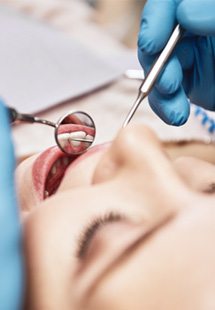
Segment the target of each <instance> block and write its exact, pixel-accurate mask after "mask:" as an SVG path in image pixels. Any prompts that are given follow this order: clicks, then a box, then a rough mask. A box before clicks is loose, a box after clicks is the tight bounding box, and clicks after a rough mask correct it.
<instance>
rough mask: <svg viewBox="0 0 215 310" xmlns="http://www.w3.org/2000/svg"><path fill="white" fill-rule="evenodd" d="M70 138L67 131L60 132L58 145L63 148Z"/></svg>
mask: <svg viewBox="0 0 215 310" xmlns="http://www.w3.org/2000/svg"><path fill="white" fill-rule="evenodd" d="M69 138H70V134H69V133H62V134H60V135H59V136H58V140H59V143H60V145H61V146H62V147H63V148H64V147H65V146H67V143H68V141H69Z"/></svg>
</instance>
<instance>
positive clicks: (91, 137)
mask: <svg viewBox="0 0 215 310" xmlns="http://www.w3.org/2000/svg"><path fill="white" fill-rule="evenodd" d="M86 139H90V140H93V139H94V137H93V136H91V135H86Z"/></svg>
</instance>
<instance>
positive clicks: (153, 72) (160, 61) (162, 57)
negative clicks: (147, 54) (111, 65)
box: [122, 25, 184, 128]
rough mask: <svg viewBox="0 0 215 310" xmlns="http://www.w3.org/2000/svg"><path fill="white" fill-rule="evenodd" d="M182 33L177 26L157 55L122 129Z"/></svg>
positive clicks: (148, 90)
mask: <svg viewBox="0 0 215 310" xmlns="http://www.w3.org/2000/svg"><path fill="white" fill-rule="evenodd" d="M183 33H184V30H183V29H182V28H181V26H180V25H177V26H176V27H175V29H174V31H173V33H172V35H171V36H170V38H169V40H168V42H167V44H166V46H165V47H164V49H163V51H162V52H161V54H160V55H159V57H158V59H157V60H156V61H155V62H154V64H153V65H152V67H151V69H150V70H149V72H148V73H147V75H146V77H145V79H144V80H143V82H142V84H141V85H140V88H139V92H138V96H137V99H136V100H135V103H134V105H133V106H132V108H131V110H130V112H129V113H128V115H127V117H126V119H125V121H124V123H123V125H122V127H123V128H124V127H126V126H127V125H128V123H129V122H130V121H131V119H132V117H133V116H134V114H135V112H136V110H137V108H138V107H139V105H140V104H141V102H142V101H143V99H145V98H146V97H147V96H148V94H149V93H150V91H151V90H152V87H153V86H154V84H155V82H156V80H157V77H158V75H159V74H160V72H161V70H162V69H163V67H164V65H165V64H166V62H167V61H168V60H169V58H170V56H171V54H172V52H173V50H174V48H175V46H176V44H177V43H178V41H179V40H180V39H181V37H182V35H183Z"/></svg>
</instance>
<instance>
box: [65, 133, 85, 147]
mask: <svg viewBox="0 0 215 310" xmlns="http://www.w3.org/2000/svg"><path fill="white" fill-rule="evenodd" d="M85 137H86V133H85V132H84V131H75V132H70V133H63V134H60V135H59V141H60V145H61V146H62V147H65V146H66V145H67V143H70V144H71V145H72V146H79V145H80V144H81V141H75V139H84V138H85Z"/></svg>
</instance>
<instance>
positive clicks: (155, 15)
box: [138, 0, 215, 125]
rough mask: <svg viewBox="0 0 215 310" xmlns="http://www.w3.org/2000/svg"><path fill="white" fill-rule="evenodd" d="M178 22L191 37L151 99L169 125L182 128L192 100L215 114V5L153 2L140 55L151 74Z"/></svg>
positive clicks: (194, 0)
mask: <svg viewBox="0 0 215 310" xmlns="http://www.w3.org/2000/svg"><path fill="white" fill-rule="evenodd" d="M176 23H179V24H181V25H182V27H183V28H184V29H186V30H187V33H186V35H185V37H184V39H183V40H182V41H181V42H180V43H179V45H178V46H177V48H176V50H175V52H174V54H173V56H172V57H171V59H170V61H169V63H168V64H167V65H166V67H165V69H164V70H163V72H162V74H161V75H160V77H159V78H158V81H157V84H156V86H155V88H154V89H153V91H152V92H151V94H150V95H149V104H150V106H151V108H152V109H153V110H154V112H155V113H156V114H157V115H158V116H159V117H160V118H161V119H162V120H163V121H164V122H166V123H167V124H171V125H182V124H184V123H185V122H186V121H187V119H188V117H189V110H190V106H189V102H188V100H187V96H188V97H189V99H190V100H191V101H192V102H193V103H195V104H197V105H199V106H202V107H204V108H205V109H208V110H212V111H215V1H214V0H148V1H147V3H146V5H145V8H144V10H143V14H142V19H141V29H140V33H139V39H138V57H139V61H140V63H141V65H142V67H143V69H144V71H145V72H147V71H148V70H149V68H150V67H151V65H152V63H153V62H154V60H155V58H156V57H157V55H158V53H159V52H160V51H161V50H162V49H163V48H164V46H165V44H166V42H167V40H168V38H169V37H170V35H171V33H172V31H173V29H174V27H175V25H176Z"/></svg>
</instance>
